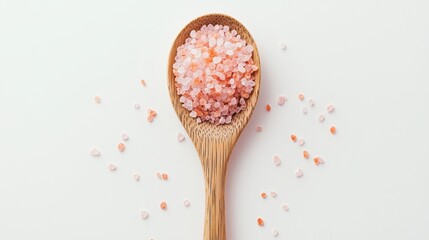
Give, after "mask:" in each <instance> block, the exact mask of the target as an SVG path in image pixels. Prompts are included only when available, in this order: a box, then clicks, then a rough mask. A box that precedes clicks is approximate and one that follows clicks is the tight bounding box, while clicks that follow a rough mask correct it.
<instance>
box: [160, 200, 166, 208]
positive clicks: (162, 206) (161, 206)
mask: <svg viewBox="0 0 429 240" xmlns="http://www.w3.org/2000/svg"><path fill="white" fill-rule="evenodd" d="M159 207H160V208H161V209H162V210H167V203H166V202H164V201H162V202H161V203H160V204H159Z"/></svg>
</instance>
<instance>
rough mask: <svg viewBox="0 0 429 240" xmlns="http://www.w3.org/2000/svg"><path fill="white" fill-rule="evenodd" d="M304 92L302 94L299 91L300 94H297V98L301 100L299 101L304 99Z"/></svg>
mask: <svg viewBox="0 0 429 240" xmlns="http://www.w3.org/2000/svg"><path fill="white" fill-rule="evenodd" d="M304 98H305V97H304V94H302V93H300V94H298V99H299V100H301V101H304Z"/></svg>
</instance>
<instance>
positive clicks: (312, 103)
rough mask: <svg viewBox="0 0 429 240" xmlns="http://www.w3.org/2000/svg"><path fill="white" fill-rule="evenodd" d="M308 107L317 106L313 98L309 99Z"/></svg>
mask: <svg viewBox="0 0 429 240" xmlns="http://www.w3.org/2000/svg"><path fill="white" fill-rule="evenodd" d="M308 105H310V107H314V105H315V103H314V99H312V98H310V99H308Z"/></svg>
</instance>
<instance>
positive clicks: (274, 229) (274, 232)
mask: <svg viewBox="0 0 429 240" xmlns="http://www.w3.org/2000/svg"><path fill="white" fill-rule="evenodd" d="M272 234H273V236H274V237H277V236H279V231H278V230H277V229H276V228H273V230H272Z"/></svg>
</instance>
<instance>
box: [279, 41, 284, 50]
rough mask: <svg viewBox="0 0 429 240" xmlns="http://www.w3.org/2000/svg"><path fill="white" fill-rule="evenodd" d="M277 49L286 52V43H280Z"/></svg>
mask: <svg viewBox="0 0 429 240" xmlns="http://www.w3.org/2000/svg"><path fill="white" fill-rule="evenodd" d="M279 47H280V50H283V51H284V50H286V43H285V42H283V41H280V42H279Z"/></svg>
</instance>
